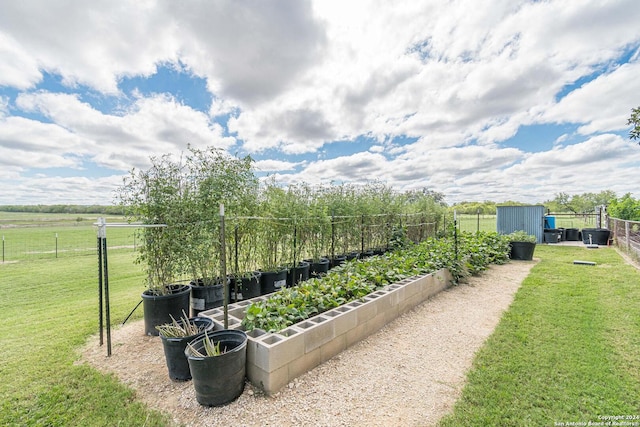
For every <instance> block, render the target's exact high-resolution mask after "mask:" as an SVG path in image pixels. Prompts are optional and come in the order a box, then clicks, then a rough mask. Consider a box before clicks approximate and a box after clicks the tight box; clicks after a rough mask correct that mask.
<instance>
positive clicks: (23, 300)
mask: <svg viewBox="0 0 640 427" xmlns="http://www.w3.org/2000/svg"><path fill="white" fill-rule="evenodd" d="M535 256H536V257H539V258H541V259H542V261H541V262H540V263H539V264H538V265H537V266H535V267H534V268H533V270H532V272H531V274H530V276H529V277H528V278H527V279H526V280H525V282H524V283H523V286H522V287H521V289H520V290H519V292H518V293H517V295H516V298H515V301H514V303H513V304H512V306H511V307H510V308H509V310H508V311H507V312H506V313H505V314H504V316H503V318H502V320H501V322H500V324H499V326H498V328H497V329H496V331H495V333H494V334H493V335H492V336H491V337H490V338H489V339H488V341H487V343H486V344H485V346H484V347H483V348H482V349H481V350H480V351H479V352H478V354H477V357H476V360H475V362H474V366H473V368H472V370H471V371H470V373H469V383H468V385H467V387H466V388H465V389H464V392H463V395H462V398H461V399H460V400H459V402H458V404H457V405H456V407H455V411H454V413H453V414H452V415H451V416H449V417H447V418H446V419H445V420H443V421H442V426H447V427H448V426H484V425H500V426H534V425H535V426H538V425H560V424H554V423H562V422H564V423H568V422H585V423H586V422H588V421H593V422H597V421H599V418H598V417H601V416H605V415H614V416H615V415H619V416H625V415H630V416H632V415H636V414H640V352H638V348H640V312H639V311H638V309H637V307H638V305H639V304H640V287H639V286H638V282H639V279H640V273H639V272H638V271H637V270H636V269H635V268H633V267H631V266H629V265H627V264H626V263H625V262H624V261H623V259H622V258H621V257H620V256H619V255H618V254H617V253H616V252H615V250H613V249H611V248H601V249H598V250H586V249H584V248H583V247H559V246H545V245H538V247H537V249H536V255H535ZM576 259H580V260H590V261H594V262H596V263H597V266H595V267H593V266H578V265H574V264H573V260H576ZM109 271H110V287H111V306H112V320H113V323H114V324H117V323H120V322H122V320H123V319H124V318H125V317H126V315H127V314H128V313H129V312H130V311H131V310H132V309H133V307H134V306H135V305H136V304H137V303H138V301H139V300H140V293H141V291H142V290H143V289H144V287H143V286H144V285H143V281H144V277H143V274H142V272H141V270H140V266H138V265H136V264H134V263H133V253H132V252H131V251H130V250H110V252H109ZM97 306H98V297H97V257H96V256H95V255H85V256H75V257H66V258H65V257H63V258H58V259H55V258H53V259H37V260H26V261H24V260H23V261H17V262H11V263H0V313H1V316H2V322H0V360H1V361H2V363H1V364H0V394H1V395H2V396H3V399H2V403H1V406H0V425H3V426H4V425H7V426H25V425H26V426H31V425H33V426H39V425H43V426H44V425H46V426H111V425H122V426H124V425H126V426H143V425H144V426H164V425H168V423H169V421H168V418H167V417H166V416H164V415H163V414H159V413H157V412H153V411H150V410H148V409H147V408H146V407H145V406H143V405H142V404H140V403H138V402H137V401H136V399H135V396H134V394H133V392H132V391H131V390H129V389H128V388H127V387H125V386H124V385H122V384H120V383H119V382H118V381H117V380H116V379H115V378H114V377H112V376H106V375H102V374H100V373H98V372H97V371H95V370H94V369H92V368H90V367H88V366H86V365H83V364H78V363H77V362H78V358H79V356H78V349H79V348H80V347H81V346H82V345H83V344H84V343H85V342H86V339H87V337H89V336H90V335H92V334H95V333H96V332H97V329H98V313H97ZM141 316H142V311H141V309H138V310H137V311H136V312H135V314H134V317H133V318H134V319H137V318H140V317H141ZM105 352H106V349H105ZM639 421H640V420H639Z"/></svg>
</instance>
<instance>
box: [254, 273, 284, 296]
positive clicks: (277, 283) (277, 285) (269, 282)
mask: <svg viewBox="0 0 640 427" xmlns="http://www.w3.org/2000/svg"><path fill="white" fill-rule="evenodd" d="M286 287H287V270H286V269H282V270H279V271H263V272H262V275H261V276H260V289H261V291H262V295H266V294H270V293H272V292H275V291H279V290H280V289H282V288H286Z"/></svg>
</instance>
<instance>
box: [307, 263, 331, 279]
mask: <svg viewBox="0 0 640 427" xmlns="http://www.w3.org/2000/svg"><path fill="white" fill-rule="evenodd" d="M309 263H310V264H311V265H310V266H309V276H310V277H320V276H323V275H325V274H327V272H328V271H329V265H330V264H329V259H328V258H320V259H319V260H318V261H313V260H309Z"/></svg>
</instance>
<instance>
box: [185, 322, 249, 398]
mask: <svg viewBox="0 0 640 427" xmlns="http://www.w3.org/2000/svg"><path fill="white" fill-rule="evenodd" d="M184 354H185V356H186V357H187V360H188V362H189V369H190V371H191V376H192V378H193V387H194V389H195V392H196V400H197V401H198V403H200V404H201V405H204V406H221V405H224V404H226V403H229V402H232V401H233V400H235V399H236V398H238V396H240V395H241V394H242V391H243V390H244V381H245V370H246V368H245V367H246V360H247V335H246V334H245V333H244V332H243V331H240V330H231V329H223V330H220V331H214V332H211V333H208V332H205V334H204V335H203V336H202V337H200V338H196V339H195V340H193V341H191V342H190V343H188V344H187V348H186V349H185V352H184Z"/></svg>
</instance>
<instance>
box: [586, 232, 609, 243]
mask: <svg viewBox="0 0 640 427" xmlns="http://www.w3.org/2000/svg"><path fill="white" fill-rule="evenodd" d="M610 235H611V231H610V230H609V229H606V228H583V229H582V243H584V244H587V245H607V244H608V243H609V236H610Z"/></svg>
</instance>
